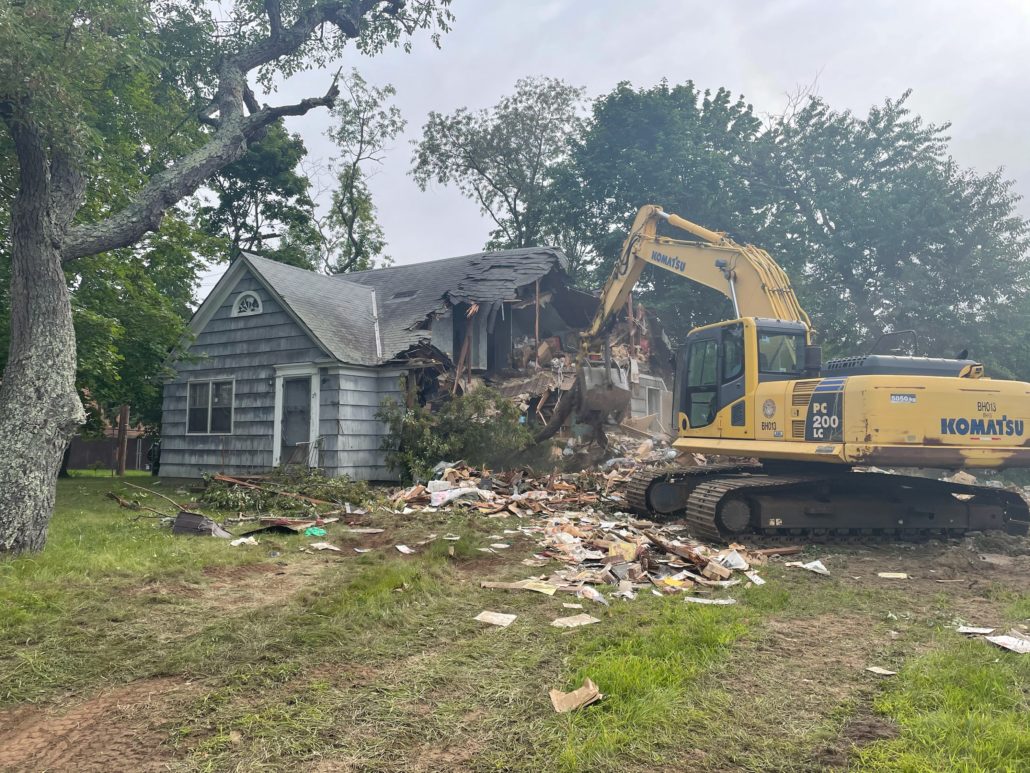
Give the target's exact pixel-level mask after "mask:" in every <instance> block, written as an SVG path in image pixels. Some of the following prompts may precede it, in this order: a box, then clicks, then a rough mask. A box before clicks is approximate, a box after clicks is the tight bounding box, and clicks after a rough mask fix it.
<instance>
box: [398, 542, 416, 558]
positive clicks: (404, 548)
mask: <svg viewBox="0 0 1030 773" xmlns="http://www.w3.org/2000/svg"><path fill="white" fill-rule="evenodd" d="M394 547H395V548H397V550H398V552H400V553H403V554H404V555H406V556H410V555H412V554H413V553H414V552H415V551H414V550H412V549H411V548H409V547H408V546H407V545H394Z"/></svg>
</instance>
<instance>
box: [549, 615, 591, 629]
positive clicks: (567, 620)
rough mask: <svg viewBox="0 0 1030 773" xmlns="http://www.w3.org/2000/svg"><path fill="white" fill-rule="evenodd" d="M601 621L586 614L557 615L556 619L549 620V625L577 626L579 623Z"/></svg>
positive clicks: (561, 626)
mask: <svg viewBox="0 0 1030 773" xmlns="http://www.w3.org/2000/svg"><path fill="white" fill-rule="evenodd" d="M599 622H601V621H600V620H598V619H597V618H596V617H591V616H590V615H588V614H581V615H572V616H571V617H559V618H558V619H557V620H553V621H551V625H553V626H554V627H555V628H579V627H580V626H581V625H590V624H591V623H599Z"/></svg>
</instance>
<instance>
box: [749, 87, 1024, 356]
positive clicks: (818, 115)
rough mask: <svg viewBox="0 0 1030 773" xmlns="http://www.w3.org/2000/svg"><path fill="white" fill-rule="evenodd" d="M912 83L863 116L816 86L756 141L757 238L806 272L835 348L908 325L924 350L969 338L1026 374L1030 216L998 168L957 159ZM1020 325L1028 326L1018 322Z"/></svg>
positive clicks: (807, 292) (810, 299)
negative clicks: (1021, 341) (837, 107)
mask: <svg viewBox="0 0 1030 773" xmlns="http://www.w3.org/2000/svg"><path fill="white" fill-rule="evenodd" d="M907 99H908V93H906V94H905V95H903V96H902V97H901V98H900V99H898V100H890V99H888V100H886V101H885V102H884V103H883V105H881V106H876V107H873V108H872V109H871V110H870V111H869V114H868V115H867V116H866V117H864V118H861V117H858V116H855V115H853V114H852V113H850V112H847V111H845V112H838V111H834V110H832V109H830V107H829V106H827V105H826V103H825V102H824V101H823V100H821V99H818V98H811V99H809V100H808V101H807V102H806V103H805V104H804V105H803V106H801V107H800V109H798V110H796V111H793V112H792V113H791V114H789V115H787V116H784V117H782V118H781V119H779V120H777V121H776V122H775V123H774V124H773V125H772V126H771V127H770V130H769V131H768V132H767V133H766V134H765V135H764V136H763V137H762V140H761V142H760V143H759V145H758V146H757V148H756V151H757V152H756V153H755V158H756V166H758V167H761V170H760V171H759V172H758V173H756V176H755V181H756V182H755V184H756V186H757V185H762V186H764V187H765V188H766V190H767V196H768V199H769V200H770V201H771V202H772V204H771V206H769V208H768V209H766V210H765V211H764V212H763V214H765V215H766V216H767V217H768V224H767V227H766V228H764V229H763V232H764V233H763V236H762V238H763V239H764V244H765V245H766V246H767V247H768V248H769V249H775V250H776V253H777V255H778V256H781V260H782V261H783V262H784V263H785V264H787V265H789V266H790V268H791V269H792V271H791V273H792V275H793V276H794V277H796V280H795V281H797V282H798V283H799V284H800V285H801V293H802V296H803V300H804V302H805V305H806V307H807V308H808V310H809V313H811V314H812V315H813V317H814V321H815V323H816V326H817V327H818V329H819V330H820V334H821V335H820V337H821V340H822V341H823V342H824V344H825V345H826V346H827V348H828V350H829V351H830V353H835V354H840V353H853V352H859V351H864V350H866V349H867V348H868V346H869V345H870V344H872V343H873V342H874V341H875V339H876V338H878V337H879V335H880V334H881V333H882V332H884V331H890V330H906V329H913V330H915V331H916V333H917V335H918V339H919V341H920V349H921V350H920V351H919V352H918V353H920V354H932V355H936V356H949V357H950V356H954V355H955V353H956V352H958V351H959V350H961V349H965V348H967V347H968V348H970V350H971V352H972V354H973V355H974V356H976V357H982V358H985V359H988V360H989V361H991V364H992V365H993V366H994V367H993V368H992V369H993V370H994V371H995V372H996V373H999V374H1004V375H1010V374H1016V373H1019V374H1022V375H1023V376H1030V367H1028V366H1027V365H1026V364H1025V363H1026V362H1027V357H1026V355H1027V354H1028V349H1027V347H1026V345H1022V346H1016V347H1015V349H1014V348H1013V344H1015V343H1016V342H1015V341H1008V342H1006V341H1005V340H1004V339H1005V338H1006V331H1007V330H1020V331H1024V332H1025V330H1026V318H1025V317H1024V316H1021V315H1022V312H1023V311H1024V310H1025V302H1024V301H1023V299H1024V298H1025V297H1026V295H1027V290H1028V289H1030V224H1028V223H1027V221H1026V220H1024V219H1023V218H1021V217H1019V216H1018V214H1017V213H1016V210H1015V204H1016V201H1017V197H1016V196H1015V194H1013V192H1012V183H1011V182H1009V181H1006V180H1005V179H1004V178H1003V177H1002V174H1001V172H1000V171H994V172H989V173H986V174H978V173H976V172H973V171H972V170H968V169H962V168H961V167H960V166H959V165H958V164H957V163H956V161H955V160H954V159H953V158H952V157H951V156H950V154H949V152H948V137H947V134H946V132H947V128H948V127H947V126H946V125H945V126H935V125H932V124H926V123H924V122H923V121H922V120H921V119H920V118H919V117H918V116H915V115H913V114H912V113H911V111H910V110H909V109H908V107H907V106H906V102H907ZM1020 338H1025V335H1024V334H1021V335H1020Z"/></svg>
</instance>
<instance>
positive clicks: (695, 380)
mask: <svg viewBox="0 0 1030 773" xmlns="http://www.w3.org/2000/svg"><path fill="white" fill-rule="evenodd" d="M718 356H719V342H718V341H717V340H715V339H714V338H709V339H705V340H701V341H695V342H694V343H692V344H691V345H690V353H689V354H688V356H687V357H688V359H687V386H686V390H685V392H686V400H685V403H686V408H687V410H686V414H687V419H688V420H689V421H690V426H691V427H704V426H707V425H708V424H711V423H712V421H714V420H715V405H716V398H717V397H718V395H719V392H718V388H717V387H716V383H717V380H718V376H717V373H718V367H717V366H718Z"/></svg>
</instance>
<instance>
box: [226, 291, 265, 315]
mask: <svg viewBox="0 0 1030 773" xmlns="http://www.w3.org/2000/svg"><path fill="white" fill-rule="evenodd" d="M260 313H261V299H260V298H259V297H258V295H257V293H252V292H250V291H248V292H245V293H240V294H239V295H237V296H236V302H235V303H233V305H232V316H234V317H249V316H250V315H252V314H260Z"/></svg>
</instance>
